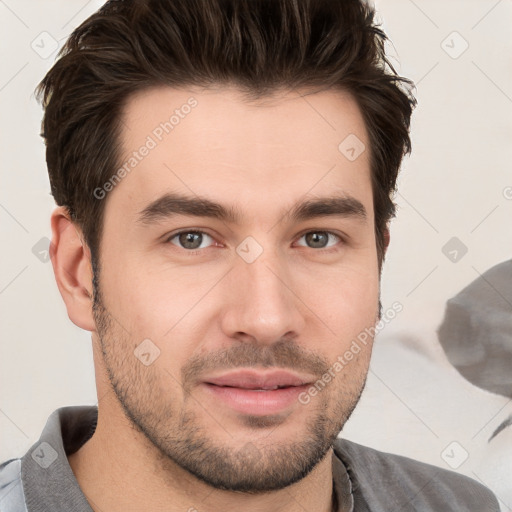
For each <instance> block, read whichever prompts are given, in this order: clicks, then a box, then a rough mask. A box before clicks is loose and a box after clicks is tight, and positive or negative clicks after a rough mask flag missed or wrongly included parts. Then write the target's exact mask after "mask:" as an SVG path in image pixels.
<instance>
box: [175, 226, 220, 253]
mask: <svg viewBox="0 0 512 512" xmlns="http://www.w3.org/2000/svg"><path fill="white" fill-rule="evenodd" d="M205 237H207V238H210V239H212V240H213V238H212V237H211V236H210V235H208V234H207V233H205V232H204V231H180V232H178V233H175V234H174V235H172V236H171V237H169V238H168V239H167V242H171V243H172V244H173V245H178V247H181V248H182V249H189V250H195V249H204V248H205V247H204V246H202V243H203V241H204V238H205ZM175 238H176V239H177V241H178V243H176V244H175V243H174V242H172V240H174V239H175Z"/></svg>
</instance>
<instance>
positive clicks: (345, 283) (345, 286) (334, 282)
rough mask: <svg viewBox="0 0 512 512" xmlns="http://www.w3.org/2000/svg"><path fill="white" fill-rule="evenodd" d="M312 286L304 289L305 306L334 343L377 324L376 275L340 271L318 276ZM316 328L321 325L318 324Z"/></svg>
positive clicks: (373, 273)
mask: <svg viewBox="0 0 512 512" xmlns="http://www.w3.org/2000/svg"><path fill="white" fill-rule="evenodd" d="M314 283H315V284H314V286H311V283H309V285H306V283H304V287H305V288H304V289H306V290H307V293H305V294H303V295H304V297H305V299H304V302H305V304H306V305H307V306H308V307H309V308H310V309H311V310H312V311H313V312H314V313H316V314H317V315H318V317H319V318H320V319H321V320H322V321H323V323H324V324H325V332H326V333H327V334H329V335H330V336H329V338H330V339H332V340H333V343H335V344H339V343H340V342H343V343H350V341H351V339H352V338H353V337H355V336H357V335H358V334H359V333H360V332H361V331H363V330H364V329H365V328H367V327H369V326H373V325H374V324H375V322H376V320H377V314H378V300H379V277H378V272H377V270H376V269H375V271H374V270H373V269H372V270H369V271H364V272H363V271H359V270H356V269H343V270H342V271H339V272H337V273H332V272H331V273H330V274H329V275H324V276H321V275H319V276H317V279H316V280H315V281H314ZM315 325H322V322H320V323H319V321H318V320H317V322H316V324H315Z"/></svg>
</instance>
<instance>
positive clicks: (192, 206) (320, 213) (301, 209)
mask: <svg viewBox="0 0 512 512" xmlns="http://www.w3.org/2000/svg"><path fill="white" fill-rule="evenodd" d="M176 215H183V216H189V217H209V218H214V219H219V220H221V221H224V222H228V223H231V224H240V221H241V220H242V218H243V216H242V214H241V212H240V210H239V209H238V208H236V207H235V206H231V205H230V206H224V205H222V204H220V203H217V202H215V201H212V200H210V199H206V198H204V197H198V196H197V197H192V196H186V195H182V194H177V193H166V194H164V195H162V196H161V197H159V198H157V199H155V200H154V201H152V202H151V203H149V204H148V205H147V206H146V207H145V208H144V209H142V210H141V211H140V212H138V214H137V220H136V222H137V223H138V224H143V225H146V226H147V225H151V224H155V223H157V222H159V221H162V220H167V219H170V218H172V217H174V216H176ZM324 216H336V217H345V218H350V217H352V218H356V219H358V220H361V221H366V219H367V212H366V209H365V207H364V205H363V204H362V203H361V202H360V201H359V200H358V199H355V198H354V197H351V196H349V195H342V196H340V195H335V196H328V197H319V198H315V199H310V200H307V201H303V202H299V203H296V204H295V205H294V206H293V207H292V208H291V210H289V211H287V212H283V218H285V219H286V220H291V221H296V222H300V221H304V220H308V219H314V218H317V217H324Z"/></svg>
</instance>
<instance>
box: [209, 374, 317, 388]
mask: <svg viewBox="0 0 512 512" xmlns="http://www.w3.org/2000/svg"><path fill="white" fill-rule="evenodd" d="M313 380H314V379H313V378H311V376H310V375H300V374H297V373H292V372H289V371H286V370H273V371H270V372H257V371H254V370H237V371H233V372H229V373H225V374H223V375H219V376H215V377H209V378H207V379H205V380H204V382H205V383H206V384H213V385H215V386H222V387H233V388H241V389H253V390H266V391H268V390H275V389H279V388H287V387H294V386H303V385H305V384H309V383H311V382H312V381H313Z"/></svg>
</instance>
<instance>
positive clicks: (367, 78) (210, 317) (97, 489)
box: [0, 0, 499, 512]
mask: <svg viewBox="0 0 512 512" xmlns="http://www.w3.org/2000/svg"><path fill="white" fill-rule="evenodd" d="M373 20H374V13H373V11H372V9H371V8H370V7H368V6H366V5H365V4H363V3H361V2H359V1H356V0H353V1H346V0H344V1H339V2H334V1H320V0H315V1H310V2H307V1H301V2H293V1H292V0H289V1H288V0H267V1H263V0H261V1H260V0H253V1H251V2H244V1H242V0H231V1H227V0H225V1H222V2H220V1H218V0H203V1H201V2H190V1H189V0H187V1H185V0H180V1H178V0H167V1H152V2H151V1H148V2H143V1H140V2H121V1H112V2H108V3H107V4H106V5H105V6H104V7H103V8H102V9H100V11H98V13H96V14H94V15H93V16H91V17H90V18H89V19H88V20H86V21H85V22H84V23H83V24H82V25H81V26H80V27H78V29H76V30H75V32H74V33H73V34H72V35H71V37H70V39H69V40H68V42H67V44H66V46H65V49H64V51H63V53H62V54H61V57H60V59H59V60H58V61H57V63H56V64H55V65H54V66H53V68H52V69H51V70H50V71H49V73H48V74H47V76H46V77H45V79H44V80H43V81H42V83H41V84H40V87H39V93H40V94H41V95H42V97H43V104H44V107H45V116H44V120H43V136H44V137H45V140H46V144H47V163H48V170H49V174H50V181H51V186H52V193H53V195H54V197H55V199H56V202H57V204H58V205H59V206H58V208H56V209H55V211H54V212H53V214H52V217H51V225H52V233H53V239H52V250H51V252H52V263H53V268H54V272H55V277H56V281H57V285H58V287H59V290H60V292H61V294H62V297H63V299H64V302H65V304H66V307H67V311H68V315H69V317H70V319H71V320H72V322H73V323H75V324H76V325H77V326H79V327H81V328H83V329H85V330H88V331H91V333H92V342H93V351H94V362H95V369H96V383H97V393H98V407H97V408H96V407H85V406H83V407H78V406H75V407H63V408H61V409H58V410H57V411H55V412H54V413H53V414H52V415H51V416H50V418H49V420H48V423H47V425H46V427H45V429H44V431H43V433H42V435H41V438H40V440H39V441H38V442H37V443H35V444H34V445H33V447H31V449H30V450H29V451H28V452H27V453H26V454H25V455H24V456H23V457H22V458H21V459H13V460H10V461H6V462H5V463H4V464H3V465H2V466H1V467H0V489H1V491H0V492H1V498H0V499H1V500H2V501H0V506H1V510H2V511H13V510H15V511H36V510H37V511H50V510H51V511H56V510H59V511H60V510H62V511H80V512H81V511H91V510H94V511H96V512H98V511H111V512H115V511H130V510H144V511H164V510H165V511H185V510H188V511H194V510H197V511H202V510H205V511H210V512H217V511H229V510H244V511H256V510H258V511H259V510H265V511H274V510H276V511H277V510H280V511H298V510H301V511H302V510H306V511H310V512H328V511H357V512H360V511H388V510H417V511H434V510H436V511H439V510H443V511H469V510H478V511H497V510H499V508H498V504H497V501H496V499H495V497H494V496H493V495H492V493H491V492H490V491H488V490H487V489H486V488H484V487H483V486H481V485H480V484H478V483H476V482H474V481H472V480H471V479H468V478H466V477H463V476H459V475H457V474H455V473H451V472H447V471H444V470H441V469H439V468H436V467H432V466H428V465H426V464H422V463H419V462H415V461H412V460H409V459H406V458H403V457H399V456H394V455H390V454H384V453H381V452H378V451H375V450H372V449H370V448H366V447H363V446H359V445H357V444H355V443H351V442H348V441H346V440H341V439H338V438H337V436H338V434H339V433H340V431H341V430H342V428H343V425H344V424H345V422H346V421H347V419H348V418H349V417H350V415H351V413H352V411H353V410H354V408H355V406H356V404H357V402H358V400H359V397H360V395H361V392H362V390H363V388H364V384H365V380H366V375H367V372H368V368H369V361H370V356H371V349H372V341H373V340H372V336H371V334H370V335H369V336H366V337H365V338H361V336H360V334H361V333H372V332H375V324H376V323H377V322H378V321H379V318H380V309H381V308H380V299H379V295H380V292H379V284H380V271H381V266H382V262H383V259H384V254H385V251H386V248H387V246H388V243H389V231H388V223H389V221H390V219H391V218H392V216H393V214H394V205H393V202H392V193H393V191H394V187H395V183H396V177H397V173H398V169H399V166H400V162H401V159H402V156H403V155H404V153H407V152H408V151H410V140H409V134H408V130H409V125H410V116H411V112H412V109H413V107H414V104H415V100H414V98H413V96H412V94H410V92H408V91H406V90H405V89H406V88H405V87H403V86H406V85H408V84H409V85H410V83H409V82H408V81H407V80H406V79H403V78H401V77H398V76H397V75H396V73H395V72H394V70H393V68H392V67H391V66H390V65H389V63H388V62H387V59H386V57H385V55H384V51H383V47H384V46H383V45H384V41H385V35H384V34H383V33H382V32H381V31H380V29H378V28H377V27H376V26H375V25H374V22H373ZM356 339H358V340H361V339H364V342H360V343H359V344H356V345H354V340H356ZM347 351H348V352H350V353H351V354H352V355H353V357H343V356H345V355H346V353H347Z"/></svg>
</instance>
